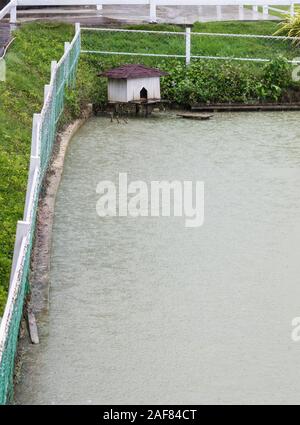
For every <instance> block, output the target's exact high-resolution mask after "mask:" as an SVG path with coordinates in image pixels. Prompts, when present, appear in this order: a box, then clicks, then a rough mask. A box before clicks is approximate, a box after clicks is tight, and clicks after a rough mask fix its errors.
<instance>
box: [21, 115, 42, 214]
mask: <svg viewBox="0 0 300 425" xmlns="http://www.w3.org/2000/svg"><path fill="white" fill-rule="evenodd" d="M40 125H41V114H33V121H32V137H31V155H30V165H29V173H28V182H27V191H26V199H25V208H24V220H26V217H27V215H28V208H29V204H30V194H31V188H32V183H33V178H34V173H35V170H36V168H39V167H40V150H41V147H40Z"/></svg>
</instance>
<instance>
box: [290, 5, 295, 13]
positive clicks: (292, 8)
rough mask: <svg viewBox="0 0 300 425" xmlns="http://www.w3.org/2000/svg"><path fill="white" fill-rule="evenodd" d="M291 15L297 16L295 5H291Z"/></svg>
mask: <svg viewBox="0 0 300 425" xmlns="http://www.w3.org/2000/svg"><path fill="white" fill-rule="evenodd" d="M290 15H291V16H295V3H291V7H290Z"/></svg>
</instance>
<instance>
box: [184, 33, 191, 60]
mask: <svg viewBox="0 0 300 425" xmlns="http://www.w3.org/2000/svg"><path fill="white" fill-rule="evenodd" d="M185 63H186V65H189V64H190V63H191V28H190V27H186V29H185Z"/></svg>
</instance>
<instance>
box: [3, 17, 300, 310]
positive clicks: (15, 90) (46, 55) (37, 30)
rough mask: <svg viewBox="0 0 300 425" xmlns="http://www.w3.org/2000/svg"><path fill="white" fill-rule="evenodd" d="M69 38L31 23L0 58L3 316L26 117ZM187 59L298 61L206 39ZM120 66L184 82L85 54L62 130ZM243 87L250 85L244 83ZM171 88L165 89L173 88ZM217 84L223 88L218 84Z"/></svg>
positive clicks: (169, 45) (140, 40)
mask: <svg viewBox="0 0 300 425" xmlns="http://www.w3.org/2000/svg"><path fill="white" fill-rule="evenodd" d="M130 28H137V29H150V30H151V29H155V30H170V31H183V29H182V27H178V26H168V25H140V26H135V27H130ZM276 29H277V23H274V22H248V23H241V22H217V23H206V24H204V23H198V24H196V25H195V26H194V29H193V30H194V31H197V32H222V33H240V34H266V35H271V34H273V33H274V31H275V30H276ZM73 33H74V28H73V26H70V25H65V24H53V23H49V24H45V23H43V24H39V23H33V24H28V25H24V26H22V29H21V30H19V31H17V32H16V40H15V42H14V43H13V45H12V46H11V48H10V49H9V53H8V54H7V57H6V62H7V81H6V82H5V83H4V82H0V105H1V106H0V315H1V314H2V313H3V308H4V304H5V300H6V295H7V288H8V282H9V275H10V268H11V261H12V254H13V247H14V238H15V231H16V223H17V221H18V220H20V219H22V216H23V208H24V200H25V191H26V184H27V175H28V166H29V156H30V143H31V124H32V115H33V113H35V112H39V111H40V110H41V107H42V103H43V87H44V84H47V83H48V82H49V79H50V62H51V60H54V59H56V60H58V59H59V58H60V57H61V55H62V54H63V43H64V42H65V41H70V40H71V39H72V37H73ZM83 48H85V49H92V50H94V49H96V50H115V51H116V50H120V51H136V52H144V53H147V52H151V53H167V54H184V50H185V43H184V38H183V37H182V36H181V37H179V36H162V35H156V34H149V35H143V36H141V35H140V34H138V35H136V34H135V35H133V34H124V33H122V34H116V33H105V34H103V33H95V32H86V33H84V34H83ZM193 53H194V54H201V55H218V56H223V55H224V56H239V57H249V56H254V57H267V58H272V57H276V56H278V55H283V56H285V57H288V58H292V57H294V56H299V53H298V49H296V48H295V47H294V46H291V45H290V44H289V43H287V42H286V43H275V42H270V41H264V40H243V39H227V38H215V37H214V38H210V37H207V36H204V37H193ZM124 62H125V63H129V62H141V63H145V64H148V65H154V66H162V67H164V68H166V69H170V68H171V69H175V71H176V69H177V68H178V78H183V79H184V78H185V77H184V74H182V73H183V72H184V70H183V69H179V68H180V67H178V61H177V62H176V61H174V60H162V59H160V58H145V57H144V58H141V57H128V56H126V57H125V56H124V57H122V56H117V57H116V56H103V55H84V54H83V55H82V58H81V61H80V66H79V70H78V78H77V89H76V92H75V93H71V92H70V93H68V95H67V102H66V110H65V114H64V116H63V119H62V122H61V125H63V124H65V123H67V122H69V121H70V120H72V119H73V118H74V117H76V116H78V114H79V113H80V109H81V107H82V105H83V104H84V103H86V102H97V103H101V102H104V101H105V99H106V80H105V79H103V78H98V77H97V76H96V74H97V73H98V72H100V71H101V70H104V69H107V68H110V67H112V66H115V65H118V64H120V63H124ZM180 62H183V61H180ZM176 66H177V68H176ZM259 67H261V65H259ZM255 69H256V68H255V67H253V66H250V65H247V68H246V67H244V68H242V67H241V66H240V65H239V64H238V63H237V64H236V72H238V73H239V75H240V74H242V73H243V72H244V71H245V72H248V74H249V73H251V72H256V70H255ZM212 71H214V70H212V67H209V72H212ZM231 71H232V70H231V69H228V68H226V69H223V71H222V72H223V74H224V78H225V80H224V81H229V80H228V79H230V78H231V80H230V81H231V82H232V81H234V78H235V77H234V76H235V75H236V74H235V72H233V73H232V72H231ZM176 72H177V71H176ZM216 72H217V66H216ZM209 75H210V74H209ZM232 75H233V76H232ZM199 78H200V77H199ZM247 81H248V82H249V79H248V80H247ZM169 82H170V83H171V81H169ZM204 83H205V81H204ZM220 84H224V83H223V82H222V81H220ZM179 85H180V84H179ZM165 87H166V93H171V90H172V87H171V86H170V87H171V88H170V87H167V85H165ZM233 89H234V88H233ZM233 89H232V90H233ZM167 90H168V91H167ZM173 91H174V90H173ZM181 92H182V93H183V95H184V93H185V87H184V85H183V86H181ZM208 94H209V93H208ZM175 95H176V93H175ZM216 96H218V93H216Z"/></svg>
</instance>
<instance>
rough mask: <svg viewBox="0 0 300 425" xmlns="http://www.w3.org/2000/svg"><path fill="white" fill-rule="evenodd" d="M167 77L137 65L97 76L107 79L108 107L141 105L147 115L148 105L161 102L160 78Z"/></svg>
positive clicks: (159, 72) (152, 69)
mask: <svg viewBox="0 0 300 425" xmlns="http://www.w3.org/2000/svg"><path fill="white" fill-rule="evenodd" d="M165 75H168V73H167V72H165V71H161V70H159V69H157V68H150V67H148V66H145V65H139V64H126V65H122V66H120V67H118V68H113V69H110V70H108V71H105V72H101V73H100V74H98V76H99V77H106V78H108V87H107V89H108V103H109V104H110V105H116V109H117V106H118V105H124V104H134V105H136V106H137V109H136V111H137V112H138V111H139V106H140V105H143V106H145V108H146V113H148V105H152V106H155V104H157V103H160V102H161V94H160V78H161V77H164V76H165Z"/></svg>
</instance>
